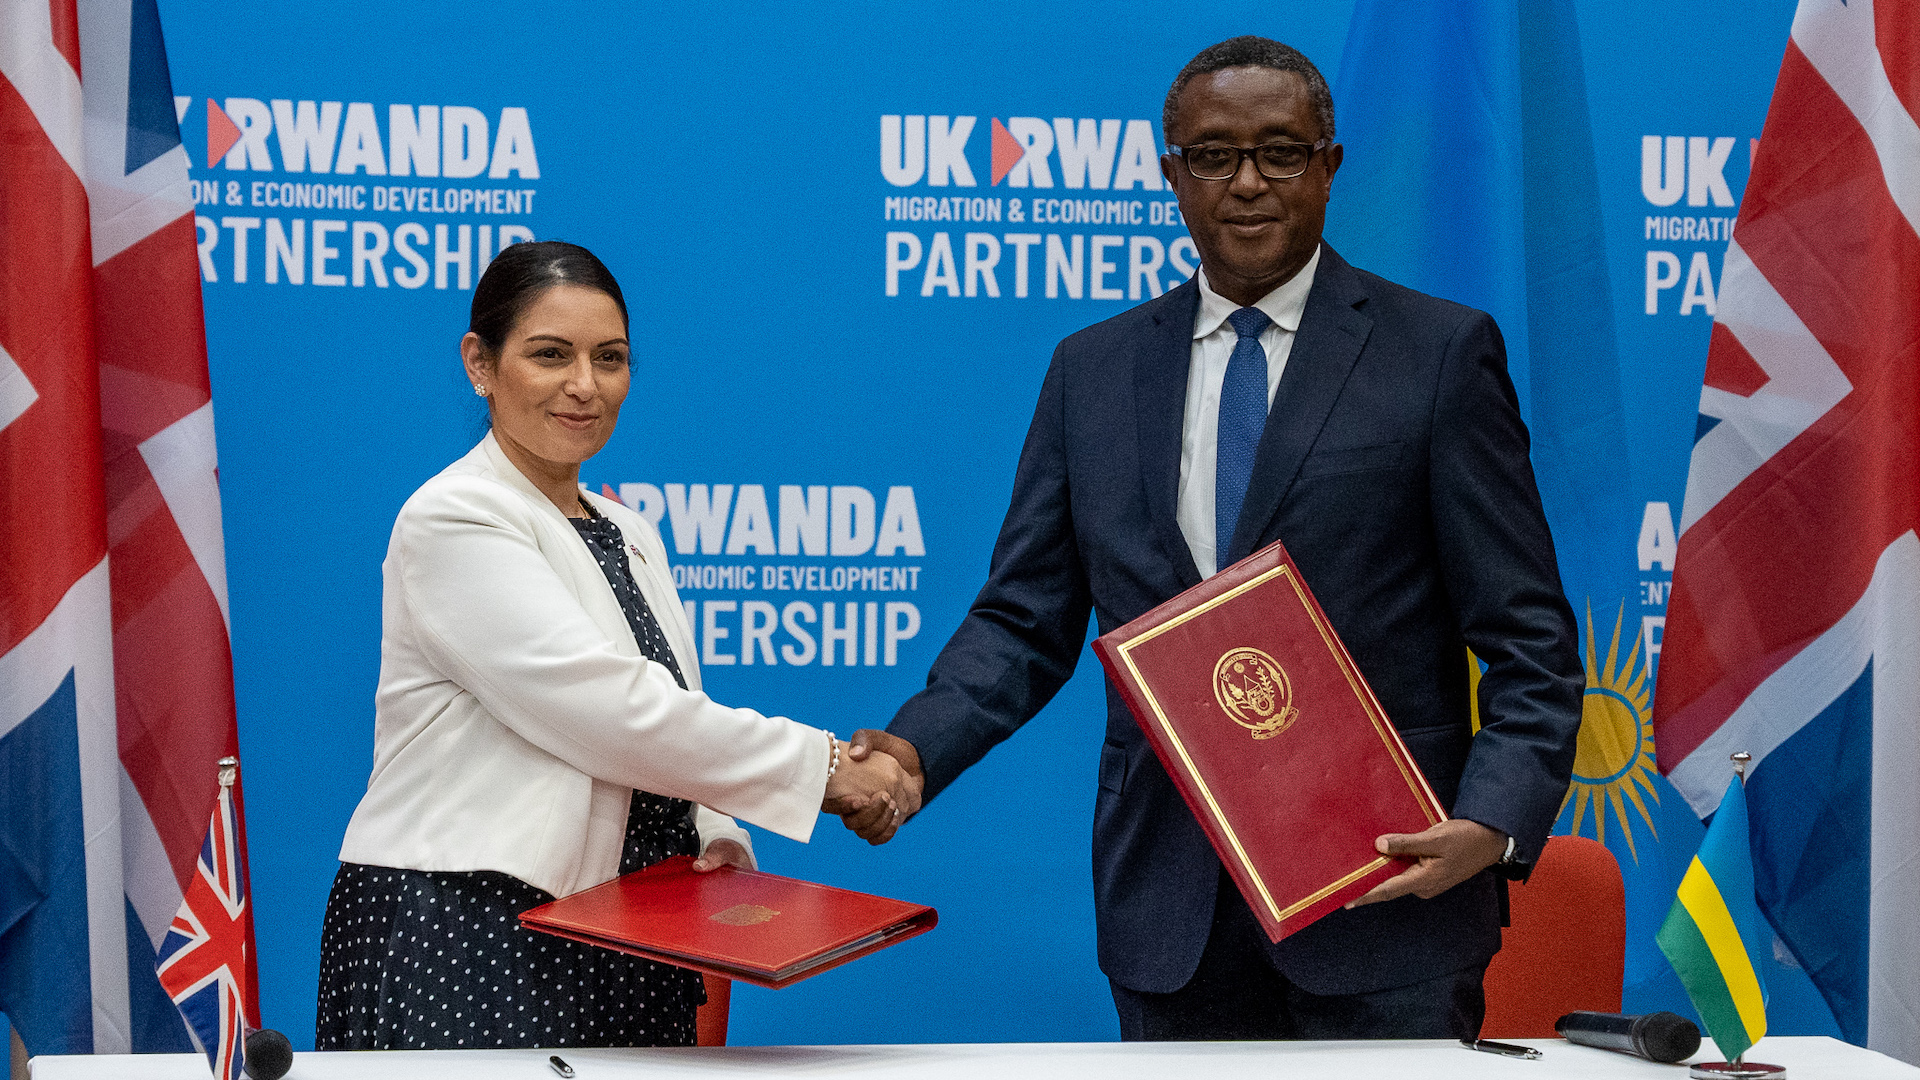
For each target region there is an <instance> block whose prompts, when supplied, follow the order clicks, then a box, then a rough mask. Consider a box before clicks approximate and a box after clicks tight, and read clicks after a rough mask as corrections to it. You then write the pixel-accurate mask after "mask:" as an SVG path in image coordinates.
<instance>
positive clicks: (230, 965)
mask: <svg viewBox="0 0 1920 1080" xmlns="http://www.w3.org/2000/svg"><path fill="white" fill-rule="evenodd" d="M236 764H237V763H236V762H234V760H233V759H232V758H222V759H221V761H220V766H221V770H220V771H221V777H220V779H221V784H220V801H219V803H218V804H217V805H215V807H214V810H213V820H212V822H211V823H210V824H208V826H207V839H206V842H205V843H204V844H202V845H201V846H200V861H199V864H198V865H197V866H196V867H195V873H194V877H193V881H192V883H191V884H189V885H188V886H187V896H186V899H185V900H183V901H181V903H180V912H179V914H177V915H175V916H174V917H173V922H172V923H171V924H170V925H169V926H168V927H167V936H166V939H165V940H163V941H162V942H161V943H160V952H159V958H158V959H159V964H158V970H159V973H160V985H161V986H164V987H166V989H167V995H168V996H169V997H171V998H172V999H173V1003H174V1004H175V1005H177V1006H179V1007H180V1015H181V1016H183V1017H185V1018H186V1021H187V1024H188V1026H189V1027H191V1028H192V1029H193V1033H194V1038H195V1039H196V1041H198V1042H199V1043H200V1045H201V1046H202V1047H204V1048H206V1051H207V1061H208V1063H209V1064H211V1065H212V1066H213V1075H215V1076H218V1077H224V1078H226V1080H234V1078H235V1077H238V1076H239V1075H240V1067H241V1065H242V1063H243V1051H244V1050H245V1040H246V1035H247V1032H248V1031H250V1030H253V1029H256V1028H258V1027H259V1026H260V1024H259V1009H258V1008H257V1007H256V1006H253V1005H251V1004H250V1000H251V996H252V995H251V994H250V993H249V990H250V989H251V986H252V979H251V978H250V977H249V975H248V972H250V971H251V970H252V961H251V954H252V952H253V912H252V911H251V910H250V909H249V908H248V906H247V855H246V849H245V846H244V845H243V844H242V843H241V840H240V837H241V830H240V815H239V811H238V808H237V807H236V806H235V805H234V798H233V786H232V783H233V779H234V770H235V765H236Z"/></svg>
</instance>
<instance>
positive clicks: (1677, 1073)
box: [30, 1036, 1920, 1080]
mask: <svg viewBox="0 0 1920 1080" xmlns="http://www.w3.org/2000/svg"><path fill="white" fill-rule="evenodd" d="M1526 1044H1527V1045H1531V1046H1537V1047H1539V1048H1540V1049H1541V1050H1542V1051H1543V1052H1544V1056H1543V1057H1542V1058H1540V1059H1539V1060H1537V1061H1519V1060H1514V1059H1510V1058H1502V1057H1496V1056H1494V1055H1492V1054H1482V1053H1475V1052H1473V1051H1470V1050H1467V1049H1465V1048H1463V1047H1461V1046H1460V1045H1459V1044H1458V1043H1451V1042H1444V1041H1437V1040H1436V1041H1425V1040H1422V1041H1413V1040H1408V1041H1395V1042H1389V1041H1381V1042H1318V1043H1314V1042H1298V1043H958V1044H951V1045H895V1046H726V1047H706V1048H687V1049H646V1050H564V1049H563V1050H560V1051H558V1052H559V1054H560V1056H561V1057H563V1058H565V1059H566V1061H567V1063H568V1064H570V1065H572V1066H573V1068H574V1071H575V1073H576V1076H577V1080H615V1078H634V1080H637V1078H641V1077H644V1078H646V1080H730V1078H734V1077H738V1078H741V1080H768V1078H770V1077H780V1078H791V1080H840V1078H844V1080H988V1078H990V1080H1185V1078H1189V1077H1192V1078H1198V1080H1319V1078H1323V1077H1324V1078H1326V1080H1335V1078H1338V1080H1356V1078H1366V1077H1382V1078H1393V1080H1428V1078H1431V1080H1452V1078H1455V1077H1461V1078H1465V1077H1474V1078H1481V1077H1490V1078H1494V1080H1503V1078H1508V1077H1511V1078H1513V1080H1574V1078H1580V1080H1585V1078H1593V1080H1617V1078H1636V1077H1638V1078H1644V1080H1684V1077H1685V1076H1686V1074H1685V1073H1684V1072H1682V1071H1681V1070H1680V1068H1679V1067H1678V1066H1672V1065H1655V1064H1652V1063H1650V1062H1646V1061H1641V1060H1639V1059H1638V1058H1632V1057H1628V1056H1626V1055H1623V1054H1612V1053H1608V1052H1606V1051H1604V1050H1590V1049H1588V1048H1586V1047H1583V1046H1572V1045H1569V1044H1567V1043H1563V1042H1561V1041H1559V1040H1557V1039H1533V1040H1526ZM1711 1047H1712V1044H1710V1043H1709V1044H1708V1045H1707V1046H1706V1047H1703V1048H1702V1049H1703V1053H1702V1054H1700V1055H1699V1060H1714V1059H1715V1058H1717V1057H1718V1055H1717V1054H1714V1053H1713V1052H1712V1049H1711ZM548 1053H549V1051H545V1050H413V1051H395V1052H383V1053H376V1052H364V1053H308V1054H295V1055H294V1062H293V1070H292V1071H291V1072H289V1073H288V1074H287V1080H387V1078H391V1080H403V1078H404V1080H434V1078H438V1077H447V1078H449V1080H451V1078H455V1077H458V1078H460V1080H496V1078H497V1080H555V1077H554V1074H553V1072H552V1071H550V1070H549V1069H548V1068H547V1055H548ZM1748 1056H1749V1057H1752V1058H1753V1059H1755V1060H1758V1061H1766V1062H1771V1063H1772V1064H1775V1065H1784V1066H1786V1068H1787V1075H1788V1078H1789V1080H1841V1078H1843V1077H1844V1078H1846V1080H1879V1078H1882V1077H1885V1078H1889V1080H1891V1078H1896V1077H1897V1078H1899V1080H1920V1068H1915V1067H1914V1066H1912V1065H1906V1064H1903V1063H1901V1062H1898V1061H1895V1060H1894V1059H1892V1058H1889V1057H1886V1056H1884V1055H1881V1054H1876V1053H1874V1052H1873V1051H1871V1050H1862V1049H1860V1048H1859V1047H1857V1046H1850V1045H1848V1044H1846V1043H1843V1042H1840V1041H1838V1040H1835V1039H1826V1038H1814V1037H1788V1036H1776V1037H1773V1038H1769V1039H1765V1040H1762V1042H1761V1043H1760V1045H1759V1047H1758V1048H1757V1049H1756V1052H1754V1053H1751V1054H1749V1055H1748ZM30 1075H31V1076H32V1077H33V1080H93V1078H95V1077H101V1078H104V1077H113V1078H114V1080H206V1077H207V1075H208V1074H207V1064H206V1058H204V1057H200V1056H198V1055H187V1054H166V1055H160V1054H154V1055H144V1056H128V1057H105V1056H102V1057H80V1056H75V1057H39V1058H35V1059H33V1062H32V1068H31V1072H30Z"/></svg>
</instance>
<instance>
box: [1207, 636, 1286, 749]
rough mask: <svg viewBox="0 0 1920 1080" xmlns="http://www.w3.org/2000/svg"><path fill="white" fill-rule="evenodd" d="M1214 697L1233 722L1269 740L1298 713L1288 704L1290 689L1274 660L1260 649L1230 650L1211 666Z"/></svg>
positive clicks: (1256, 735)
mask: <svg viewBox="0 0 1920 1080" xmlns="http://www.w3.org/2000/svg"><path fill="white" fill-rule="evenodd" d="M1213 697H1214V700H1216V701H1218V702H1219V703H1220V707H1221V708H1222V709H1224V710H1226V713H1227V715H1228V716H1229V717H1231V718H1232V719H1233V722H1234V723H1236V724H1239V725H1240V726H1241V727H1243V728H1246V729H1247V730H1249V731H1251V732H1253V737H1254V738H1256V739H1271V738H1273V737H1274V736H1275V735H1278V734H1280V733H1281V732H1283V731H1285V730H1287V728H1288V727H1290V726H1292V724H1293V722H1294V720H1295V719H1297V718H1298V717H1299V716H1300V710H1298V709H1296V708H1294V707H1293V706H1292V704H1291V702H1292V700H1293V687H1292V686H1291V685H1290V684H1289V683H1288V682H1287V673H1286V672H1285V671H1284V670H1282V669H1281V667H1280V665H1279V663H1277V662H1276V661H1275V660H1274V659H1273V657H1271V656H1268V655H1267V654H1266V653H1263V652H1261V651H1260V650H1259V649H1253V648H1246V647H1242V648H1238V649H1229V650H1227V652H1226V654H1225V655H1223V656H1221V657H1220V662H1219V663H1217V664H1215V665H1213Z"/></svg>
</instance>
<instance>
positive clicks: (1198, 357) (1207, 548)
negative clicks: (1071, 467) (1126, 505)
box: [1174, 248, 1320, 578]
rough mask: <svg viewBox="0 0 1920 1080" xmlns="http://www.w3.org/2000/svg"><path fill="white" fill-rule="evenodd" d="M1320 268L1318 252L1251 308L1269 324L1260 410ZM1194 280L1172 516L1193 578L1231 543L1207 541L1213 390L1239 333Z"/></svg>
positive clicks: (1226, 304)
mask: <svg viewBox="0 0 1920 1080" xmlns="http://www.w3.org/2000/svg"><path fill="white" fill-rule="evenodd" d="M1319 266H1320V250H1319V249H1318V248H1315V249H1314V252H1313V258H1311V259H1308V260H1307V265H1305V266H1303V267H1301V268H1300V272H1299V273H1297V274H1295V275H1293V277H1291V278H1288V279H1287V280H1286V281H1285V282H1283V283H1282V284H1281V285H1280V287H1279V288H1277V289H1275V290H1273V291H1272V292H1270V293H1268V294H1267V295H1265V296H1263V297H1261V298H1260V300H1259V302H1258V303H1256V304H1254V305H1253V306H1254V307H1257V308H1259V309H1260V310H1261V311H1263V312H1265V313H1266V316H1267V318H1268V319H1269V320H1271V321H1270V323H1269V325H1268V326H1267V328H1266V329H1265V330H1262V331H1261V332H1260V347H1261V348H1262V349H1265V350H1266V353H1267V408H1269V409H1271V408H1273V395H1274V392H1275V391H1276V390H1278V389H1279V388H1280V376H1281V374H1282V373H1283V372H1285V371H1286V370H1287V356H1288V355H1289V354H1290V353H1292V352H1293V335H1294V333H1295V332H1296V331H1298V330H1299V329H1300V315H1301V313H1302V312H1304V311H1305V310H1306V308H1307V293H1308V292H1310V291H1312V289H1313V273H1314V271H1315V270H1317V269H1319ZM1195 276H1197V277H1198V278H1199V279H1200V311H1199V313H1198V314H1196V315H1195V316H1194V319H1193V359H1192V360H1191V361H1190V363H1191V365H1192V366H1190V367H1189V368H1188V369H1187V409H1186V416H1185V418H1184V419H1183V420H1182V421H1181V424H1180V501H1179V503H1178V506H1177V509H1176V511H1175V514H1174V516H1175V518H1176V520H1178V521H1179V523H1180V533H1181V535H1183V536H1185V537H1186V538H1187V550H1189V551H1191V552H1193V564H1194V565H1195V566H1196V567H1198V568H1199V569H1200V576H1201V577H1203V578H1209V577H1212V576H1213V575H1214V573H1215V572H1216V571H1218V570H1219V569H1220V567H1219V549H1220V547H1221V546H1222V545H1223V544H1226V543H1231V542H1232V540H1233V538H1232V537H1230V536H1229V537H1224V538H1216V537H1215V536H1214V535H1213V516H1214V515H1213V471H1214V459H1215V456H1216V454H1217V453H1218V451H1219V443H1220V386H1221V384H1222V383H1224V382H1225V381H1226V378H1227V361H1228V360H1229V359H1230V358H1231V357H1232V356H1233V347H1234V345H1235V344H1236V343H1238V342H1239V340H1240V335H1239V334H1238V333H1237V332H1235V330H1234V329H1233V324H1232V323H1229V322H1228V321H1227V316H1229V315H1231V314H1233V313H1234V312H1236V311H1238V310H1240V305H1238V304H1236V303H1234V302H1233V301H1231V300H1229V299H1227V298H1226V297H1224V296H1221V295H1220V294H1219V293H1217V292H1214V291H1213V287H1212V286H1211V285H1209V284H1207V272H1206V269H1205V268H1204V267H1202V268H1201V269H1200V271H1199V272H1198V274H1196V275H1195Z"/></svg>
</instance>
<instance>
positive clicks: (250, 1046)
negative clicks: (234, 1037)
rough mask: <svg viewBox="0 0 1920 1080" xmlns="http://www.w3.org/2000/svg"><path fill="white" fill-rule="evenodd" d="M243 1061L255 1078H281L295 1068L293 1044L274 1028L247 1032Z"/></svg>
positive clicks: (278, 1079) (248, 1071) (271, 1079)
mask: <svg viewBox="0 0 1920 1080" xmlns="http://www.w3.org/2000/svg"><path fill="white" fill-rule="evenodd" d="M244 1049H245V1052H244V1053H243V1054H241V1061H242V1062H243V1063H244V1064H245V1067H246V1070H247V1075H248V1076H249V1077H252V1078H253V1080H280V1078H281V1077H283V1076H285V1075H287V1070H288V1069H291V1068H293V1044H292V1043H289V1042H288V1041H287V1037H286V1036H285V1035H282V1034H280V1033H279V1032H277V1031H275V1030H273V1029H272V1028H261V1029H260V1030H259V1031H249V1032H247V1041H246V1043H245V1044H244Z"/></svg>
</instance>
